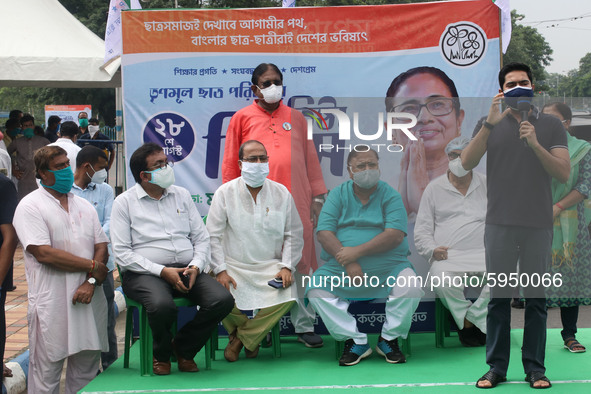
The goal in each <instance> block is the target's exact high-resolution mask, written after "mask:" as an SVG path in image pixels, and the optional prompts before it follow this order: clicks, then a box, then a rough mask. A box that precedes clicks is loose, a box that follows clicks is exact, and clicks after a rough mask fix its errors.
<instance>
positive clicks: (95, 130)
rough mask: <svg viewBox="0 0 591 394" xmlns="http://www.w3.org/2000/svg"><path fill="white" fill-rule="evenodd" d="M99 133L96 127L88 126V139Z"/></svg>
mask: <svg viewBox="0 0 591 394" xmlns="http://www.w3.org/2000/svg"><path fill="white" fill-rule="evenodd" d="M98 131H99V127H98V126H96V125H88V133H89V134H90V138H92V137H94V135H95V134H96V133H97V132H98Z"/></svg>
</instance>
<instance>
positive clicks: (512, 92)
mask: <svg viewBox="0 0 591 394" xmlns="http://www.w3.org/2000/svg"><path fill="white" fill-rule="evenodd" d="M503 94H504V95H505V104H507V105H508V106H509V107H511V108H512V109H515V110H517V109H519V102H523V101H527V102H528V103H531V98H532V97H534V90H533V89H532V88H525V87H523V86H516V87H514V88H511V89H509V90H506V91H504V92H503Z"/></svg>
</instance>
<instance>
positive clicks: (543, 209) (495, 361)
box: [461, 63, 570, 388]
mask: <svg viewBox="0 0 591 394" xmlns="http://www.w3.org/2000/svg"><path fill="white" fill-rule="evenodd" d="M499 85H500V87H501V90H500V91H499V94H497V95H496V96H495V97H494V98H493V101H492V105H491V108H490V110H489V113H488V116H487V118H486V120H485V121H484V122H481V123H480V125H479V126H477V128H476V130H475V135H474V138H473V139H472V141H471V142H470V144H469V145H468V146H467V147H466V149H464V150H463V151H462V154H461V159H462V167H463V168H464V169H465V170H471V169H472V168H474V167H476V166H477V165H478V163H479V162H480V159H481V158H482V156H483V155H484V154H485V153H488V154H487V162H486V178H487V191H488V206H487V212H486V227H485V231H484V246H485V259H486V271H487V275H488V278H489V279H490V278H493V277H495V278H499V283H500V279H501V278H502V277H503V276H505V277H509V275H511V274H512V275H517V271H516V267H517V261H519V271H520V275H519V277H520V278H522V279H521V280H520V283H525V280H527V283H532V282H533V281H534V279H535V278H536V277H540V278H541V277H542V275H544V274H545V273H547V272H548V264H549V262H550V253H551V247H552V223H553V220H552V192H551V178H552V177H554V178H556V179H557V180H559V181H560V182H565V181H566V180H567V179H568V176H569V171H570V160H569V154H568V148H567V140H566V133H565V130H564V127H563V126H562V124H561V123H560V120H558V119H557V118H553V117H552V116H549V115H545V114H542V113H540V112H538V110H537V108H535V107H533V106H532V105H527V104H526V106H525V109H524V108H523V106H522V105H521V104H522V103H524V102H525V103H527V102H528V97H532V96H533V85H532V72H531V69H530V68H529V67H528V66H527V65H525V64H522V63H509V64H507V65H505V66H504V67H503V68H502V69H501V70H500V72H499ZM503 101H504V102H505V104H506V105H507V109H505V110H504V111H503V112H501V110H500V108H499V107H500V104H501V102H503ZM525 142H526V143H525ZM488 284H489V286H490V288H491V300H490V303H489V305H488V316H487V337H486V362H487V364H488V365H489V366H490V370H489V371H488V372H487V373H486V374H484V376H482V377H481V378H480V379H479V380H478V382H477V383H476V387H478V388H491V387H495V386H496V385H497V384H498V383H501V382H504V381H506V380H507V378H506V375H507V369H508V366H509V351H510V322H511V296H512V292H513V289H512V288H511V287H510V286H505V287H502V286H499V285H498V283H497V285H495V284H494V283H491V282H490V281H489V283H488ZM523 290H524V295H525V298H526V301H525V326H524V332H523V346H522V362H523V367H524V370H525V373H526V378H525V380H526V381H527V382H529V384H530V386H531V387H533V388H547V387H550V386H551V384H550V381H549V380H548V378H547V377H546V376H545V375H544V373H545V371H546V369H545V367H544V357H545V346H546V318H547V311H546V299H545V294H544V287H543V286H541V285H540V286H538V287H534V286H525V287H524V288H523Z"/></svg>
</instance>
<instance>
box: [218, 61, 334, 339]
mask: <svg viewBox="0 0 591 394" xmlns="http://www.w3.org/2000/svg"><path fill="white" fill-rule="evenodd" d="M251 89H252V91H253V93H254V94H255V95H256V96H257V97H258V99H256V100H255V101H254V103H252V105H249V106H248V107H246V108H243V109H241V110H240V111H238V112H236V114H234V116H233V117H232V119H231V120H230V125H229V126H228V130H227V132H226V145H225V150H224V159H223V162H222V180H223V182H228V181H230V180H232V179H234V178H238V177H239V176H240V168H239V167H238V150H239V148H240V145H242V143H244V142H245V141H248V140H258V141H260V142H262V143H263V145H265V148H266V150H267V153H268V155H269V167H270V168H269V171H270V172H269V176H268V178H269V179H271V180H274V181H276V182H279V183H281V184H283V185H284V186H285V187H287V189H288V190H289V191H290V192H291V194H292V195H293V198H294V200H295V204H296V207H297V210H298V213H299V215H300V219H301V220H302V223H303V225H304V251H303V254H302V260H301V261H300V263H299V264H298V266H297V270H298V272H299V273H300V274H302V275H309V274H310V273H311V272H313V271H314V270H315V269H316V268H317V267H318V265H317V263H316V252H315V248H314V226H315V225H316V220H317V218H318V215H319V214H320V210H321V209H322V204H323V202H324V194H325V193H326V186H325V184H324V179H323V177H322V171H321V169H320V163H319V161H318V155H317V153H316V150H315V147H314V143H313V142H312V141H310V140H308V139H307V127H306V120H305V118H304V116H303V115H302V113H301V112H299V111H297V110H295V109H292V108H290V107H288V106H286V105H284V104H283V102H282V101H281V96H282V92H283V75H282V74H281V71H280V70H279V69H278V68H277V66H275V65H274V64H269V63H263V64H260V65H259V66H258V67H257V68H255V70H254V72H253V76H252V86H251ZM296 279H297V278H296ZM314 317H315V314H314V312H313V311H312V310H310V309H306V308H305V307H304V305H303V300H302V299H301V298H299V299H298V304H297V306H294V308H293V309H292V312H291V318H292V322H293V325H294V327H295V331H296V333H297V334H298V340H299V341H300V342H303V343H304V344H305V345H306V346H308V347H320V346H322V339H321V338H320V337H319V336H318V335H316V334H314V326H313V321H314Z"/></svg>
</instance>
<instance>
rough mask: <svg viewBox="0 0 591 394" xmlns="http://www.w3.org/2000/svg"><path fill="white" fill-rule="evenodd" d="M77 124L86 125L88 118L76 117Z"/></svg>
mask: <svg viewBox="0 0 591 394" xmlns="http://www.w3.org/2000/svg"><path fill="white" fill-rule="evenodd" d="M78 124H79V125H80V127H88V119H86V118H82V119H78Z"/></svg>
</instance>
